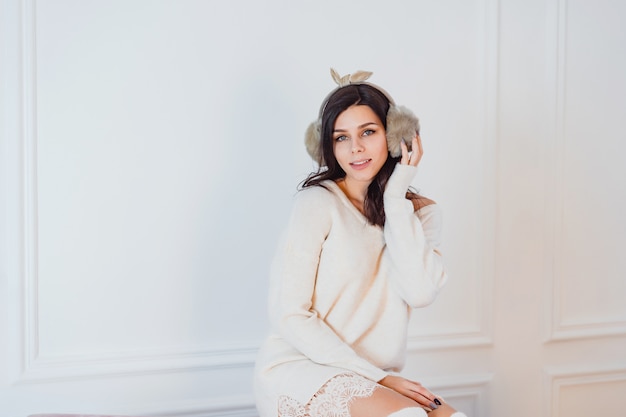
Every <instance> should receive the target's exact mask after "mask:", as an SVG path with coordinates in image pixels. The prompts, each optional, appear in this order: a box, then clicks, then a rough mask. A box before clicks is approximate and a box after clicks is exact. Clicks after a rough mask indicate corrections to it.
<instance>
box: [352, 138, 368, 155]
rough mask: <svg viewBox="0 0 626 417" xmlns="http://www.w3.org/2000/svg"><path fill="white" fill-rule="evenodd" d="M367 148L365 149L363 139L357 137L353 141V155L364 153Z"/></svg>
mask: <svg viewBox="0 0 626 417" xmlns="http://www.w3.org/2000/svg"><path fill="white" fill-rule="evenodd" d="M364 149H365V148H364V147H363V142H361V138H359V137H357V138H356V139H353V140H352V153H357V152H363V150H364Z"/></svg>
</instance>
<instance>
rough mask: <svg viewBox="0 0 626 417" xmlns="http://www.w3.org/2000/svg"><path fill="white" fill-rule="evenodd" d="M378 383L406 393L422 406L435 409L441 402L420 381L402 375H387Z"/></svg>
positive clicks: (405, 394)
mask: <svg viewBox="0 0 626 417" xmlns="http://www.w3.org/2000/svg"><path fill="white" fill-rule="evenodd" d="M378 383H379V384H380V385H383V386H385V387H387V388H390V389H392V390H394V391H396V392H398V393H400V394H402V395H404V396H405V397H409V398H410V399H412V400H413V401H416V402H417V403H418V404H419V405H421V406H422V407H426V408H430V409H431V410H434V409H436V408H437V407H438V406H439V405H440V404H441V401H440V400H439V399H438V398H437V397H436V396H435V395H434V394H433V393H432V392H430V391H428V390H427V389H426V388H424V387H423V386H422V384H420V383H419V382H415V381H410V380H408V379H406V378H402V377H401V376H394V375H387V376H386V377H384V378H383V379H381V380H380V381H378ZM437 403H439V404H437Z"/></svg>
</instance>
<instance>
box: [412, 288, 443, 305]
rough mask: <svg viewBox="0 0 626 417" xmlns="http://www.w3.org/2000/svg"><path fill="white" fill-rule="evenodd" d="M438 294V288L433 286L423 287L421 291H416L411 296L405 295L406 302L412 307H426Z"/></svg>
mask: <svg viewBox="0 0 626 417" xmlns="http://www.w3.org/2000/svg"><path fill="white" fill-rule="evenodd" d="M437 294H439V289H437V288H435V287H431V288H424V289H422V290H421V291H416V292H415V293H414V294H412V295H411V297H407V299H406V302H407V304H408V305H409V306H411V307H412V308H420V307H426V306H427V305H430V304H432V303H433V301H435V298H437Z"/></svg>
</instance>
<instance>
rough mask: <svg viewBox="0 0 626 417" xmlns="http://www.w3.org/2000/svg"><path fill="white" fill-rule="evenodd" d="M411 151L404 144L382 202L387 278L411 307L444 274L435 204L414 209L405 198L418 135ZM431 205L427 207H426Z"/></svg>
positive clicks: (427, 296)
mask: <svg viewBox="0 0 626 417" xmlns="http://www.w3.org/2000/svg"><path fill="white" fill-rule="evenodd" d="M413 150H414V154H413V155H412V156H411V157H409V156H408V153H407V152H406V146H403V157H402V160H401V163H400V164H398V165H397V166H396V168H395V170H394V172H393V174H392V175H391V177H390V178H389V181H388V182H387V187H386V189H385V194H384V204H385V227H384V233H385V243H386V244H387V250H386V253H385V256H386V257H387V259H388V261H389V263H390V269H391V274H390V277H391V278H390V279H391V281H392V282H393V284H394V285H395V287H396V289H397V290H398V292H399V293H400V295H401V296H402V297H403V298H404V300H405V301H406V302H407V303H408V304H409V305H411V306H412V307H421V306H424V305H428V304H430V303H431V302H432V301H433V300H434V298H435V296H436V295H437V293H438V292H439V289H440V288H441V287H442V286H443V285H444V283H445V281H446V279H447V275H446V272H445V268H444V265H443V259H442V257H441V254H440V253H439V252H438V250H437V246H438V245H439V243H438V241H439V230H440V226H441V222H440V218H439V217H438V215H439V214H440V213H438V212H437V210H438V209H436V208H435V207H436V205H435V206H434V205H428V206H426V207H423V208H422V209H420V210H419V211H420V212H421V211H422V210H426V211H429V212H428V213H426V212H422V213H421V214H422V215H423V216H424V224H422V221H420V217H419V215H420V213H419V212H418V213H417V214H416V213H415V211H414V207H413V203H412V202H411V201H409V200H407V199H406V190H407V189H408V187H409V185H410V183H411V180H412V179H413V177H414V176H415V174H416V172H417V164H418V163H419V160H420V159H421V142H419V137H417V138H416V139H414V141H413ZM429 207H430V208H429Z"/></svg>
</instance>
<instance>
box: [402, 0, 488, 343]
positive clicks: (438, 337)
mask: <svg viewBox="0 0 626 417" xmlns="http://www.w3.org/2000/svg"><path fill="white" fill-rule="evenodd" d="M482 5H483V19H484V21H483V22H482V23H483V24H482V25H481V26H482V27H483V28H484V33H483V42H484V43H483V50H482V53H483V62H484V72H483V74H482V76H483V79H481V80H480V83H481V86H482V91H483V94H484V100H483V102H482V109H483V132H482V135H481V137H483V138H484V141H483V142H482V143H481V144H480V146H481V147H482V149H483V155H484V160H483V163H482V164H480V165H479V167H478V168H479V169H482V172H481V173H480V176H479V178H480V182H481V187H480V188H481V189H482V190H483V195H484V197H485V198H483V199H482V200H481V201H480V202H478V204H480V207H479V210H478V212H479V213H480V217H479V218H478V219H477V220H476V224H477V230H479V231H481V233H482V236H481V242H482V244H481V247H482V254H483V255H482V257H481V259H480V260H479V262H478V263H477V267H476V275H477V276H478V277H479V278H478V281H479V282H480V286H479V287H478V288H476V295H477V297H478V299H477V308H478V312H477V316H478V317H479V322H478V323H476V326H475V328H473V329H472V328H470V329H467V328H466V329H462V330H460V331H455V332H450V333H446V334H425V335H418V336H409V341H408V348H409V350H410V351H420V350H430V349H448V348H451V349H455V348H466V347H469V346H487V345H491V344H492V343H493V331H492V319H491V318H492V317H493V314H494V313H493V311H494V306H493V303H494V301H493V300H494V295H493V294H494V291H495V289H494V282H495V280H494V275H495V247H496V238H495V235H496V230H495V219H496V202H497V189H498V184H497V179H498V172H497V163H496V161H497V143H498V129H497V126H498V80H499V76H498V74H499V69H498V60H499V31H500V29H499V14H500V1H499V0H484V1H483V2H482Z"/></svg>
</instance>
